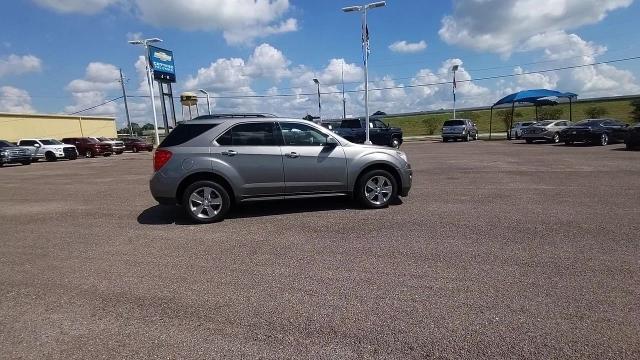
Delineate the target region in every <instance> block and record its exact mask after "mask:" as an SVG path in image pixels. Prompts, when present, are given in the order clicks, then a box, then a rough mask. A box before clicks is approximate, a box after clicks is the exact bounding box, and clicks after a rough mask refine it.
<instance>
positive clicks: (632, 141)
mask: <svg viewBox="0 0 640 360" xmlns="http://www.w3.org/2000/svg"><path fill="white" fill-rule="evenodd" d="M624 143H625V145H627V149H628V150H632V149H637V148H639V147H640V122H639V123H636V124H635V125H633V126H631V127H630V128H629V131H627V137H626V138H625V139H624Z"/></svg>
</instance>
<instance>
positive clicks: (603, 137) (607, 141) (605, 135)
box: [598, 133, 609, 146]
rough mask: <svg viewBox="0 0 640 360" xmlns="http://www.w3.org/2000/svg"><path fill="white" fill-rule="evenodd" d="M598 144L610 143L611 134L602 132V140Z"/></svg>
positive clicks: (605, 144)
mask: <svg viewBox="0 0 640 360" xmlns="http://www.w3.org/2000/svg"><path fill="white" fill-rule="evenodd" d="M598 145H600V146H607V145H609V135H607V134H606V133H602V135H600V142H599V143H598Z"/></svg>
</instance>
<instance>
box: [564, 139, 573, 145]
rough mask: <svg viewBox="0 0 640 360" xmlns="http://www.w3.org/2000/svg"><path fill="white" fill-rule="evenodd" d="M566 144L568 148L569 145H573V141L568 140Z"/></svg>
mask: <svg viewBox="0 0 640 360" xmlns="http://www.w3.org/2000/svg"><path fill="white" fill-rule="evenodd" d="M564 144H565V145H567V146H569V145H573V141H569V140H566V141H565V142H564Z"/></svg>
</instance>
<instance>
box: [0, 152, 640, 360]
mask: <svg viewBox="0 0 640 360" xmlns="http://www.w3.org/2000/svg"><path fill="white" fill-rule="evenodd" d="M623 147H624V145H612V146H607V147H588V146H587V147H585V146H574V147H565V146H555V145H545V144H534V145H527V144H520V143H507V142H502V141H500V142H483V141H478V142H471V143H448V144H443V143H435V142H423V143H413V144H406V145H405V146H404V147H403V150H405V151H406V152H407V153H408V155H409V159H410V161H411V163H412V165H413V168H414V171H415V173H414V185H413V189H412V192H411V194H410V196H409V197H408V198H406V199H404V203H403V204H400V205H396V206H392V207H390V208H389V209H384V210H378V211H371V210H360V209H359V208H358V207H357V206H355V205H354V204H352V203H351V202H349V201H348V200H345V199H322V200H301V201H298V200H297V201H288V202H270V203H266V202H263V203H256V204H253V205H247V206H243V207H242V208H240V209H237V210H235V211H234V212H233V214H231V218H230V219H227V220H225V221H224V222H222V223H219V224H212V225H200V226H198V225H191V224H189V223H188V222H187V218H186V215H177V216H176V215H174V209H172V208H166V207H160V206H156V204H155V203H154V201H153V199H152V198H151V196H150V195H149V192H148V179H149V177H150V175H151V171H152V169H151V168H152V164H151V154H150V153H140V154H124V155H120V156H113V157H110V158H97V159H80V160H77V161H70V162H58V163H36V164H33V165H31V166H15V167H14V166H11V167H5V168H2V169H0V186H1V187H0V204H1V206H0V228H1V231H0V348H1V349H2V350H1V351H0V357H2V358H34V359H36V358H37V359H41V358H66V359H69V358H83V359H87V358H143V357H157V358H223V357H224V358H258V357H263V358H344V359H350V358H431V357H434V358H470V359H472V358H535V359H541V358H568V357H578V358H594V359H602V358H629V359H634V358H635V359H637V358H640V311H639V309H640V261H639V260H640V251H639V240H638V239H639V238H640V236H639V235H638V234H639V232H640V231H639V230H640V225H639V224H640V187H639V185H640V182H639V181H640V180H639V179H640V152H628V151H620V150H622V148H623Z"/></svg>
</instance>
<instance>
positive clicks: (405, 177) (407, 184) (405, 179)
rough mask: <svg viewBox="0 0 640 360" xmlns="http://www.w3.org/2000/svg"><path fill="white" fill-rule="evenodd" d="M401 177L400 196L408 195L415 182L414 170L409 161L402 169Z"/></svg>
mask: <svg viewBox="0 0 640 360" xmlns="http://www.w3.org/2000/svg"><path fill="white" fill-rule="evenodd" d="M400 177H401V179H402V188H401V189H400V194H399V195H400V196H402V197H407V196H408V195H409V191H411V185H412V184H413V170H411V165H410V164H408V163H407V167H406V168H404V169H402V170H401V171H400Z"/></svg>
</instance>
